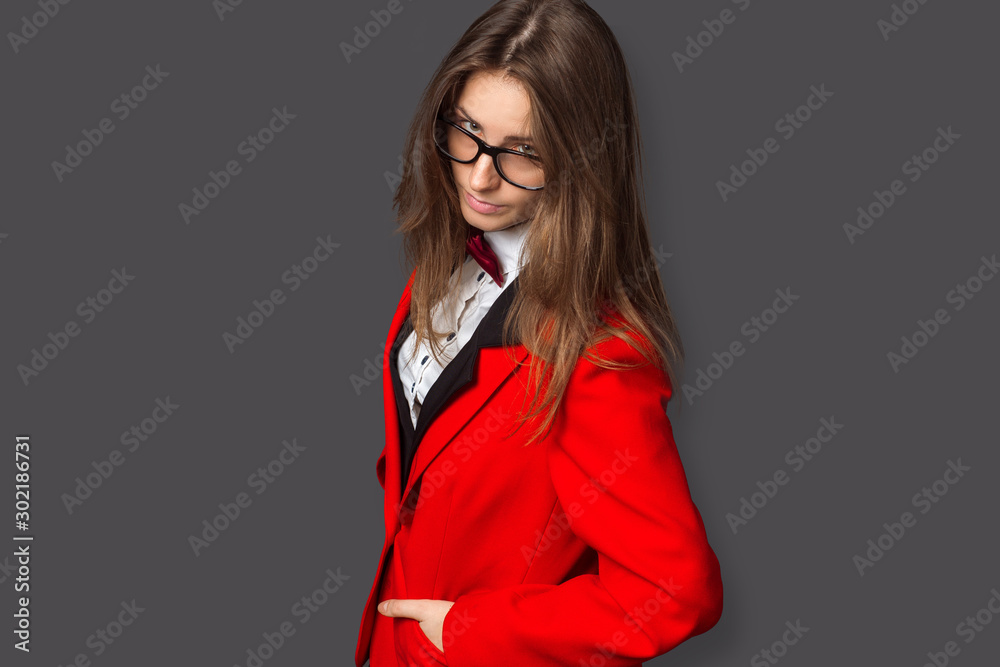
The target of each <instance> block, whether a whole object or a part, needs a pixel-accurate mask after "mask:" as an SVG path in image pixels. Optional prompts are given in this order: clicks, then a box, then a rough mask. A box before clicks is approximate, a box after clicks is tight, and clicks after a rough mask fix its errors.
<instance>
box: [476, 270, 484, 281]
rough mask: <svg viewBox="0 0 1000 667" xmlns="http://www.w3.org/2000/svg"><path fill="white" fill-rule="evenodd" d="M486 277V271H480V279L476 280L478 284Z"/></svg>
mask: <svg viewBox="0 0 1000 667" xmlns="http://www.w3.org/2000/svg"><path fill="white" fill-rule="evenodd" d="M485 275H486V272H485V271H480V272H479V276H478V277H477V278H476V282H478V281H480V280H482V279H483V276H485Z"/></svg>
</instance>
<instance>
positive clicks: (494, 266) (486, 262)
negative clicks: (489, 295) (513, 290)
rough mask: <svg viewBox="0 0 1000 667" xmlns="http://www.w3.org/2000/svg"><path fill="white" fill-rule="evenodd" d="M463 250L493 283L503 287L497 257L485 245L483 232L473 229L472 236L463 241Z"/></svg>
mask: <svg viewBox="0 0 1000 667" xmlns="http://www.w3.org/2000/svg"><path fill="white" fill-rule="evenodd" d="M465 249H466V250H467V251H468V252H469V254H470V255H472V257H473V258H474V259H475V260H476V262H478V263H479V266H481V267H483V270H484V271H486V273H488V274H490V277H491V278H493V280H494V282H496V284H497V285H499V286H500V287H503V274H502V273H500V260H499V259H497V255H496V253H495V252H493V249H492V248H490V244H489V243H487V241H486V239H485V238H484V237H483V230H481V229H476V228H475V227H473V232H472V235H471V236H469V238H468V239H466V241H465Z"/></svg>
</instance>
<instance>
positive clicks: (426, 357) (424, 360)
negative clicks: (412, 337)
mask: <svg viewBox="0 0 1000 667" xmlns="http://www.w3.org/2000/svg"><path fill="white" fill-rule="evenodd" d="M429 358H430V355H424V358H423V359H421V360H420V365H421V366H423V365H424V364H426V363H427V360H428V359H429Z"/></svg>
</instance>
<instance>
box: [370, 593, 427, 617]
mask: <svg viewBox="0 0 1000 667" xmlns="http://www.w3.org/2000/svg"><path fill="white" fill-rule="evenodd" d="M422 602H424V600H409V599H405V598H399V599H392V600H384V601H383V602H380V603H379V605H378V610H379V612H381V613H382V614H383V615H384V616H401V617H403V618H415V619H417V620H423V618H424V616H423V613H422V612H423V609H422V606H421V603H422Z"/></svg>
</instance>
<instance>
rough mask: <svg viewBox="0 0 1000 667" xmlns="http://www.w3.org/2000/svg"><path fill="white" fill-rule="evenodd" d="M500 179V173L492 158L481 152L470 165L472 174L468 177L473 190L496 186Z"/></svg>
mask: <svg viewBox="0 0 1000 667" xmlns="http://www.w3.org/2000/svg"><path fill="white" fill-rule="evenodd" d="M499 181H500V174H498V173H497V170H496V169H495V168H494V166H493V158H492V157H490V156H489V155H486V154H485V153H483V154H482V155H480V156H479V159H478V160H476V162H475V163H474V164H473V165H472V176H471V177H470V178H469V185H470V186H472V188H473V189H474V190H477V191H480V192H482V191H485V190H492V189H493V188H495V187H497V185H498V184H499Z"/></svg>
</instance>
